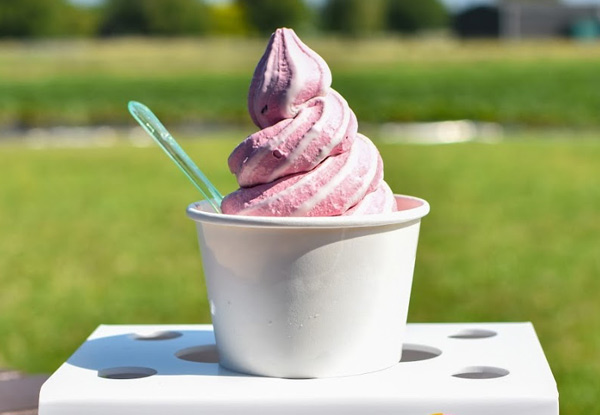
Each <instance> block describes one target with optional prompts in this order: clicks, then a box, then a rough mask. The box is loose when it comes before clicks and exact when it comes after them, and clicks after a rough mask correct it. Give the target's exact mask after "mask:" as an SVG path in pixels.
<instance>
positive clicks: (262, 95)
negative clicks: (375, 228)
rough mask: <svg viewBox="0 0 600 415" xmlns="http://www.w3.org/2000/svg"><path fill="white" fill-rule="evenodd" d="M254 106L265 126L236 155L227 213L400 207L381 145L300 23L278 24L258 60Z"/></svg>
mask: <svg viewBox="0 0 600 415" xmlns="http://www.w3.org/2000/svg"><path fill="white" fill-rule="evenodd" d="M248 111H249V112H250V117H251V118H252V120H253V121H254V123H255V124H256V125H257V126H258V127H260V128H262V129H261V130H260V131H258V132H256V133H254V134H252V135H250V136H248V137H247V138H246V139H245V140H244V141H243V142H242V143H240V144H239V145H238V146H237V147H236V148H235V149H234V150H233V152H232V153H231V155H230V156H229V160H228V164H229V169H230V170H231V172H232V173H233V174H235V176H236V178H237V181H238V184H239V185H240V188H239V189H238V190H236V191H235V192H233V193H231V194H229V195H227V196H226V197H225V199H224V200H223V202H222V205H221V208H222V210H223V213H228V214H238V215H255V216H338V215H362V214H373V213H384V212H393V211H395V210H396V209H397V207H396V202H395V199H394V195H393V193H392V191H391V189H390V187H389V186H388V185H387V183H386V182H385V181H384V180H383V162H382V160H381V156H380V154H379V151H378V150H377V148H376V147H375V145H374V144H373V143H372V142H371V140H369V139H368V138H367V137H365V136H364V135H362V134H359V133H358V132H357V130H358V123H357V120H356V116H355V115H354V113H353V112H352V110H351V109H350V107H349V106H348V103H347V102H346V100H345V99H344V98H343V97H342V96H341V95H340V94H339V93H338V92H336V91H335V90H333V89H332V88H331V71H330V70H329V67H328V66H327V64H326V63H325V61H324V60H323V58H321V57H320V56H319V55H318V54H317V53H316V52H314V51H313V50H311V49H310V48H309V47H308V46H306V45H305V44H304V43H302V41H301V40H300V39H299V38H298V36H296V34H295V33H294V31H293V30H292V29H287V28H282V29H277V30H276V31H275V33H273V35H272V36H271V39H270V41H269V44H268V46H267V49H266V51H265V53H264V55H263V57H262V58H261V60H260V62H259V63H258V65H257V67H256V70H255V72H254V76H253V77H252V82H251V84H250V91H249V94H248Z"/></svg>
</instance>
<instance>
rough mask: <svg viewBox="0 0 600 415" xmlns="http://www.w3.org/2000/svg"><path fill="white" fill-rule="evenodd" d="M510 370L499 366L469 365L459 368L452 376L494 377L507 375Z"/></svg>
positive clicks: (466, 377) (467, 377)
mask: <svg viewBox="0 0 600 415" xmlns="http://www.w3.org/2000/svg"><path fill="white" fill-rule="evenodd" d="M509 373H510V372H509V371H508V370H506V369H503V368H501V367H493V366H470V367H465V368H464V369H461V370H459V371H458V372H456V373H454V374H453V375H452V376H454V377H455V378H462V379H494V378H501V377H503V376H506V375H508V374H509Z"/></svg>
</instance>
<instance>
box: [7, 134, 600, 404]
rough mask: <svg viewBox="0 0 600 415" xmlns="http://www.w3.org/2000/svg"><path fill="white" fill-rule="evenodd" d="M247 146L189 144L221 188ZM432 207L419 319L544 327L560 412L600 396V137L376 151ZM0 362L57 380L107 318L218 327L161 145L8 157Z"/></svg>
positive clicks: (20, 151)
mask: <svg viewBox="0 0 600 415" xmlns="http://www.w3.org/2000/svg"><path fill="white" fill-rule="evenodd" d="M239 139H240V137H235V138H229V139H207V140H201V141H194V142H185V146H186V147H187V148H188V150H189V152H190V153H191V154H192V155H193V157H194V158H195V159H197V160H201V161H202V165H203V167H204V168H205V170H206V172H207V173H208V174H209V176H210V177H211V178H213V179H214V181H215V182H216V183H217V184H218V187H219V188H221V189H222V190H223V191H224V192H227V191H230V190H233V189H234V187H235V184H234V180H233V178H232V177H231V176H230V175H229V173H228V172H227V171H226V169H225V163H224V160H225V158H226V157H227V155H228V153H229V151H230V149H231V148H232V147H233V146H234V145H235V143H236V142H237V141H238V140H239ZM379 147H380V149H381V151H382V154H383V156H384V160H385V163H386V177H387V180H388V181H389V182H390V185H391V186H392V188H393V189H394V190H395V191H396V192H401V193H407V194H414V195H418V196H422V197H424V198H426V199H428V200H429V201H430V203H431V206H432V211H431V213H430V215H429V216H428V217H426V218H425V220H424V223H423V227H422V234H421V241H420V246H419V254H418V260H417V267H416V275H415V282H414V292H413V298H412V303H411V309H410V316H409V319H410V321H413V322H433V321H449V322H453V321H532V322H533V323H534V324H535V327H536V329H537V331H538V334H539V336H540V339H541V342H542V344H543V346H544V349H545V351H546V354H547V357H548V359H549V361H550V363H551V366H552V369H553V371H554V374H555V376H556V378H557V381H558V384H559V390H560V392H561V400H562V401H561V405H562V410H561V413H562V414H566V415H576V414H582V413H594V411H595V410H596V409H597V404H598V402H597V392H598V390H599V388H600V381H599V380H598V379H600V360H599V359H598V350H599V348H600V330H598V329H599V328H600V305H599V303H598V301H597V293H598V292H599V290H600V279H599V278H598V276H599V275H600V257H599V256H598V254H597V253H598V242H599V240H598V235H600V220H599V219H600V217H599V214H598V206H600V191H599V190H598V189H599V188H600V166H599V165H598V162H597V161H598V159H600V141H598V140H584V141H580V142H578V143H577V144H573V143H570V142H568V140H522V141H514V142H505V143H502V144H494V145H490V144H477V143H470V144H460V145H449V146H416V145H392V144H381V143H380V144H379ZM0 164H1V165H2V170H3V176H4V177H5V178H6V177H9V178H10V180H2V181H1V182H0V229H2V234H1V237H0V252H2V255H1V256H0V270H2V272H1V273H0V287H2V291H1V292H2V301H1V302H0V332H1V333H2V342H0V365H8V366H16V367H19V368H22V369H26V370H30V371H52V370H53V369H55V368H56V367H57V365H58V364H59V363H60V362H62V361H63V360H64V359H65V358H66V357H67V356H69V355H70V353H72V351H73V350H74V348H75V347H76V346H77V345H78V343H79V342H80V341H81V339H83V338H85V336H86V335H87V334H89V332H90V331H91V330H92V329H93V328H94V327H95V326H96V325H98V324H100V323H195V322H209V310H208V305H207V300H206V292H205V289H204V285H203V280H202V270H201V260H200V257H199V255H198V250H197V243H196V239H195V238H196V236H195V229H194V226H193V224H192V222H190V220H188V219H187V218H186V217H185V214H184V208H185V206H187V204H188V203H190V202H192V201H194V200H196V199H198V198H199V197H198V196H199V195H198V194H197V193H196V191H195V189H194V188H193V187H192V186H191V185H190V184H188V182H187V181H186V179H185V178H184V177H183V175H181V173H180V172H179V171H178V170H177V169H176V168H175V167H174V166H172V165H171V163H170V162H169V161H168V160H167V159H166V157H165V156H164V155H163V154H162V153H161V152H160V150H158V149H157V148H154V147H149V148H133V147H128V146H117V147H114V148H96V149H93V148H88V149H47V150H42V151H35V150H30V149H26V148H23V147H7V146H5V147H2V149H1V151H0Z"/></svg>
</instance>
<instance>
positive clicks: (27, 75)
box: [0, 38, 600, 127]
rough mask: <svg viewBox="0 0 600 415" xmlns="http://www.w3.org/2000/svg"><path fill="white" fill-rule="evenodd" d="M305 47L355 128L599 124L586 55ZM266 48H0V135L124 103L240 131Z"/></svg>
mask: <svg viewBox="0 0 600 415" xmlns="http://www.w3.org/2000/svg"><path fill="white" fill-rule="evenodd" d="M306 41H307V42H308V43H309V44H310V45H311V46H312V47H313V48H314V49H315V50H317V51H318V52H319V53H320V54H321V55H322V56H323V57H324V58H325V59H326V60H327V61H328V62H329V64H330V66H331V68H332V71H333V75H334V77H333V79H334V83H333V85H334V87H335V88H336V89H338V90H339V91H340V92H341V93H342V94H343V95H344V96H345V97H346V98H347V99H348V101H349V103H350V105H351V106H352V108H353V109H354V110H355V112H356V114H357V116H358V118H359V119H360V120H362V121H370V122H380V121H415V120H445V119H463V118H470V119H476V120H481V121H497V122H501V123H505V124H519V125H534V126H563V125H569V126H581V127H590V126H593V127H598V126H600V121H599V119H600V118H599V117H598V116H597V111H596V109H597V108H600V88H596V87H595V85H597V83H598V82H597V72H598V70H597V68H598V67H599V66H600V48H598V47H596V46H595V45H590V44H577V43H568V42H557V41H554V42H536V43H509V42H507V43H500V44H499V43H486V42H476V43H464V42H462V43H461V42H455V41H451V40H439V39H438V40H436V39H431V40H425V41H408V40H398V39H377V40H362V41H347V40H346V41H342V40H335V39H310V38H308V39H306ZM264 47H265V39H259V40H218V39H217V40H214V39H213V40H196V41H194V40H163V41H152V42H150V41H144V40H141V39H137V40H136V39H133V40H132V39H129V40H114V41H102V42H101V41H96V42H93V41H71V42H48V43H25V44H23V43H0V57H1V58H0V126H2V125H4V126H6V125H17V126H25V127H33V126H44V125H54V124H74V125H77V124H106V123H126V122H129V121H130V120H129V118H128V116H127V114H126V112H125V111H123V108H124V105H125V103H126V102H127V101H128V100H130V99H137V100H139V101H142V102H145V103H147V104H148V105H151V106H152V107H153V108H154V109H156V111H158V112H159V113H160V115H161V117H162V118H163V119H165V120H166V121H168V122H178V121H198V120H200V121H219V122H230V123H231V122H234V123H238V124H244V123H248V122H249V119H248V116H247V114H246V109H245V99H246V93H247V87H248V84H249V81H250V78H251V75H252V71H253V67H254V65H255V64H256V62H257V61H258V59H259V57H260V55H261V54H262V51H263V50H264ZM349 50H351V51H352V53H347V51H349Z"/></svg>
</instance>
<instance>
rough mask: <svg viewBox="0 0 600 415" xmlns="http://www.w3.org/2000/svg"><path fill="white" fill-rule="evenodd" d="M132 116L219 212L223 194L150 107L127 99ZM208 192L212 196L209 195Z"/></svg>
mask: <svg viewBox="0 0 600 415" xmlns="http://www.w3.org/2000/svg"><path fill="white" fill-rule="evenodd" d="M127 108H128V109H129V112H130V113H131V115H133V118H135V120H136V121H137V122H138V123H139V124H140V125H141V126H142V127H143V128H144V130H145V131H146V132H147V133H148V134H149V135H150V137H152V138H153V139H154V141H156V143H157V144H158V145H159V146H160V147H161V148H162V149H163V150H164V151H165V153H167V155H168V156H169V157H170V158H171V160H173V162H175V164H177V166H178V167H179V168H180V169H181V171H183V173H185V175H186V176H187V178H188V179H190V181H191V182H192V183H193V184H194V186H196V188H197V189H198V190H200V193H202V196H204V198H205V199H206V200H207V201H208V202H209V203H210V205H211V206H212V208H213V209H214V210H215V212H217V213H221V201H222V200H223V195H221V193H220V192H219V191H218V190H217V188H216V187H215V186H214V185H213V184H212V183H211V182H210V180H208V178H207V177H206V176H205V175H204V173H202V171H201V170H200V169H199V168H198V166H196V164H195V163H194V162H193V161H192V159H191V158H190V157H189V156H188V155H187V154H186V152H185V151H183V149H182V148H181V146H180V145H179V144H177V141H175V139H174V138H173V136H172V135H171V134H170V133H169V132H168V131H167V129H166V128H165V126H164V125H162V123H161V122H160V121H159V119H158V118H157V117H156V115H154V113H153V112H152V111H150V108H148V107H147V106H145V105H144V104H142V103H139V102H136V101H129V104H128V105H127ZM209 194H210V195H211V196H212V197H211V196H209Z"/></svg>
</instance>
